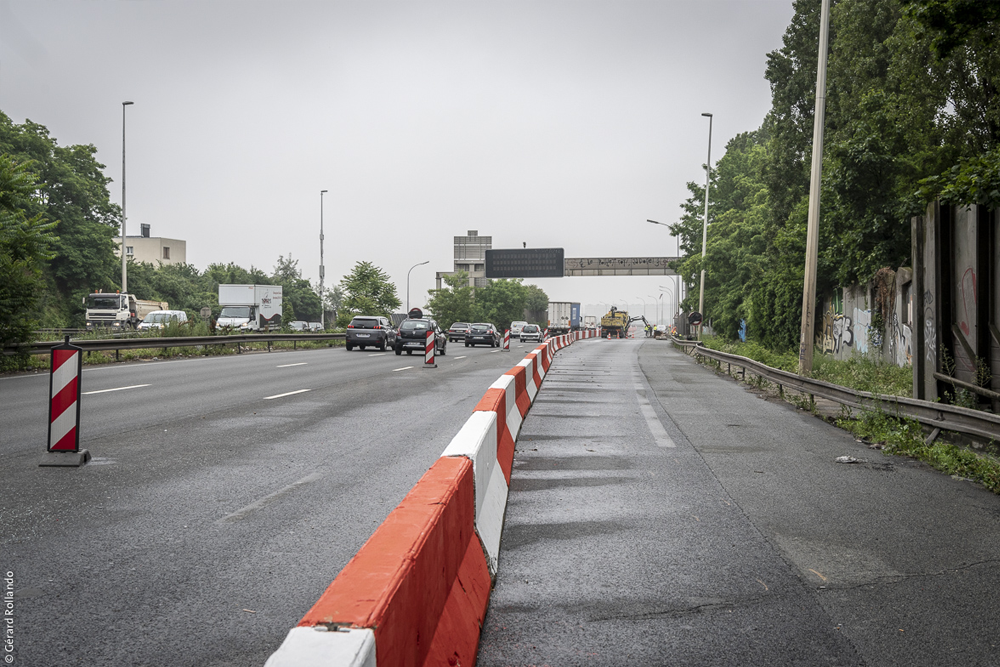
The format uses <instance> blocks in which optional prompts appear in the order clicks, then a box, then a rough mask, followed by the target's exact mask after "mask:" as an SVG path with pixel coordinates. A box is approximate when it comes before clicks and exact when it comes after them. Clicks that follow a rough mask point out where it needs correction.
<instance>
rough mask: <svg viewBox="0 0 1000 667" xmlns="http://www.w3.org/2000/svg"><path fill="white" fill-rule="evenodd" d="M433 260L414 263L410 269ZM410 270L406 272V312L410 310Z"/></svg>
mask: <svg viewBox="0 0 1000 667" xmlns="http://www.w3.org/2000/svg"><path fill="white" fill-rule="evenodd" d="M430 262H431V260H427V261H426V262H420V263H419V264H414V265H413V266H411V267H410V271H412V270H413V269H415V268H417V267H418V266H423V265H424V264H430ZM410 271H407V272H406V312H410Z"/></svg>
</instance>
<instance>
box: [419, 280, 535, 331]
mask: <svg viewBox="0 0 1000 667" xmlns="http://www.w3.org/2000/svg"><path fill="white" fill-rule="evenodd" d="M444 281H445V284H446V285H447V287H443V288H441V289H433V290H429V293H430V299H429V300H428V302H427V308H428V310H430V312H431V313H432V314H433V315H434V317H435V318H436V319H437V320H438V322H439V323H440V324H441V325H442V326H443V327H448V326H450V325H451V323H452V322H490V323H492V324H493V326H495V327H496V328H497V329H498V330H499V331H503V330H504V329H507V328H509V327H510V323H511V322H514V321H517V320H521V319H523V318H524V311H525V309H526V308H527V309H528V310H531V311H544V310H545V309H546V308H548V305H549V297H548V295H547V294H546V293H545V291H544V290H543V289H541V288H540V287H538V286H537V285H523V284H522V283H521V280H520V279H515V280H490V281H489V284H488V285H487V286H485V287H477V288H475V289H473V288H472V287H470V286H469V274H468V273H466V272H465V271H457V272H455V273H454V274H451V275H445V276H444Z"/></svg>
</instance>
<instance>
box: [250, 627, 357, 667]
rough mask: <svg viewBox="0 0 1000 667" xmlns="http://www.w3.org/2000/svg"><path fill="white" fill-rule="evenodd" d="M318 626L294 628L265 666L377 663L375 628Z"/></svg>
mask: <svg viewBox="0 0 1000 667" xmlns="http://www.w3.org/2000/svg"><path fill="white" fill-rule="evenodd" d="M319 628H320V630H317V629H316V628H292V629H291V630H290V631H289V633H288V635H287V636H286V637H285V641H284V642H282V644H281V646H280V647H278V650H277V651H275V652H274V653H272V654H271V657H270V658H268V659H267V662H265V663H264V667H376V661H375V633H374V632H372V631H371V630H369V629H367V628H363V629H354V628H344V629H338V630H327V628H326V626H322V625H321V626H319Z"/></svg>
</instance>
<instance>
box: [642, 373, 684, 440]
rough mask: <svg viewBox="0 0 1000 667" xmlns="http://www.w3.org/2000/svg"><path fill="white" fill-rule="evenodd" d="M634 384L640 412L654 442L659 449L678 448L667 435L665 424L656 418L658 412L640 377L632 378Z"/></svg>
mask: <svg viewBox="0 0 1000 667" xmlns="http://www.w3.org/2000/svg"><path fill="white" fill-rule="evenodd" d="M632 382H634V383H635V397H636V399H637V400H638V401H639V411H640V412H642V416H643V417H644V418H645V419H646V426H648V427H649V432H650V434H652V436H653V440H655V441H656V445H657V446H658V447H676V446H677V445H675V444H674V441H673V439H672V438H671V437H670V435H669V434H668V433H667V430H666V429H665V428H663V424H662V423H660V418H659V417H657V416H656V410H654V409H653V406H652V405H650V404H649V399H648V398H646V390H645V388H643V386H642V384H641V383H640V381H639V379H638V377H636V376H634V375H633V376H632Z"/></svg>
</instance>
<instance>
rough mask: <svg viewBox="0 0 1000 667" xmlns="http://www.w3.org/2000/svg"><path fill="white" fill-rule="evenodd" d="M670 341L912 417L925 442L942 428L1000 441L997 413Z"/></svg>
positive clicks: (784, 381) (836, 397)
mask: <svg viewBox="0 0 1000 667" xmlns="http://www.w3.org/2000/svg"><path fill="white" fill-rule="evenodd" d="M672 340H673V343H674V344H675V345H677V346H679V347H682V348H685V351H686V352H687V353H688V354H691V355H692V356H694V357H707V358H709V359H714V360H715V361H717V362H719V363H720V364H723V363H724V364H728V365H729V369H730V371H731V370H732V367H733V366H736V367H737V368H741V369H743V375H744V378H745V377H746V373H747V372H748V371H749V372H750V373H752V374H753V375H756V376H758V377H761V378H764V379H766V380H768V381H770V382H773V383H775V384H776V385H778V388H779V390H783V389H784V388H786V387H787V388H789V389H794V390H796V391H799V392H801V393H803V394H808V395H809V396H810V397H813V396H819V397H820V398H825V399H828V400H831V401H834V402H836V403H840V404H841V405H846V406H848V407H850V408H855V409H858V410H864V409H881V410H883V411H884V412H886V413H888V414H891V415H894V416H898V417H906V418H909V419H915V420H917V421H918V422H920V423H921V424H924V425H925V426H928V427H930V428H931V429H933V430H932V431H931V434H930V435H929V436H928V438H927V441H928V442H931V441H933V440H934V439H935V438H936V437H937V436H938V434H939V433H940V432H941V431H955V432H958V433H965V434H967V435H973V436H977V437H979V438H984V439H986V440H995V441H998V442H1000V415H996V414H993V413H990V412H983V411H981V410H972V409H969V408H960V407H958V406H955V405H948V404H946V403H937V402H931V401H921V400H917V399H914V398H906V397H904V396H880V395H877V394H872V393H869V392H867V391H858V390H855V389H848V388H847V387H841V386H839V385H835V384H830V383H829V382H823V381H822V380H813V379H812V378H806V377H802V376H800V375H796V374H795V373H789V372H788V371H783V370H780V369H777V368H771V367H770V366H765V365H764V364H762V363H760V362H757V361H754V360H753V359H748V358H747V357H741V356H739V355H736V354H727V353H725V352H719V351H718V350H711V349H709V348H707V347H705V346H704V345H702V344H701V343H700V342H697V341H687V340H681V339H679V338H673V339H672Z"/></svg>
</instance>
